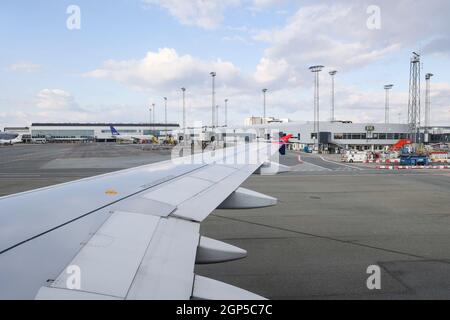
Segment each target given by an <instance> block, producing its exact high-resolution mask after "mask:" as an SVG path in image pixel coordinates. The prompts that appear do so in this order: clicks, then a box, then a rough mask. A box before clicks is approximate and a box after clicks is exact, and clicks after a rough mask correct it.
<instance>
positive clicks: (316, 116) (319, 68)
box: [309, 66, 324, 151]
mask: <svg viewBox="0 0 450 320" xmlns="http://www.w3.org/2000/svg"><path fill="white" fill-rule="evenodd" d="M323 68H324V66H312V67H309V70H310V71H311V72H313V73H314V131H315V133H316V136H315V139H314V144H315V146H316V148H317V149H316V150H317V151H319V147H320V139H319V134H320V128H319V121H320V116H319V72H320V71H322V69H323Z"/></svg>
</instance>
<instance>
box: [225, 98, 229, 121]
mask: <svg viewBox="0 0 450 320" xmlns="http://www.w3.org/2000/svg"><path fill="white" fill-rule="evenodd" d="M225 127H228V99H225Z"/></svg>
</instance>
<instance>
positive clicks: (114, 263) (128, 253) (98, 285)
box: [51, 212, 160, 299]
mask: <svg viewBox="0 0 450 320" xmlns="http://www.w3.org/2000/svg"><path fill="white" fill-rule="evenodd" d="M159 221H160V218H159V217H155V216H149V215H143V214H136V213H129V212H115V213H114V214H113V215H112V216H111V217H110V218H109V219H108V220H107V221H106V222H105V223H104V225H103V226H102V227H101V228H100V229H99V230H98V232H96V233H95V235H94V236H93V237H92V238H91V239H90V240H89V241H88V242H87V244H86V245H85V246H84V247H83V249H81V251H80V252H79V253H78V254H77V256H76V257H75V258H74V259H73V260H72V262H71V263H70V265H69V266H68V267H67V268H66V269H65V270H64V272H62V273H61V274H60V275H59V277H58V278H57V279H56V280H55V281H54V282H53V284H52V285H51V287H52V288H59V289H68V288H69V289H71V288H72V286H73V287H74V288H76V289H74V290H75V291H82V292H87V293H90V294H97V295H102V296H112V297H117V298H121V299H124V298H125V297H126V295H127V293H128V290H129V288H130V285H131V283H132V281H133V278H134V275H135V274H136V272H137V269H138V268H139V265H140V263H141V260H142V257H143V256H144V254H145V252H146V250H147V247H148V245H149V243H150V240H151V238H152V236H153V234H154V232H155V230H156V228H157V226H158V223H159ZM74 267H75V268H77V269H78V270H79V274H78V276H79V281H80V283H73V282H72V281H73V279H74V278H73V275H74V274H73V273H72V271H70V269H73V268H74ZM66 270H67V271H66ZM69 271H70V272H69Z"/></svg>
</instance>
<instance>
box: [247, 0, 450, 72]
mask: <svg viewBox="0 0 450 320" xmlns="http://www.w3.org/2000/svg"><path fill="white" fill-rule="evenodd" d="M370 4H372V3H370V2H369V1H358V2H352V3H349V2H348V1H321V2H318V3H314V4H313V5H304V6H301V7H300V8H299V9H298V11H297V12H296V13H295V14H294V15H293V16H291V17H290V18H288V20H287V21H286V24H285V25H284V26H282V27H275V28H272V29H268V30H262V31H260V32H259V33H257V34H256V35H254V39H255V40H257V41H261V42H265V43H267V44H268V47H267V48H266V50H265V53H264V57H265V58H269V59H273V60H279V59H285V60H286V61H287V62H288V63H289V65H290V66H291V67H292V68H296V69H297V70H305V69H306V67H307V66H309V65H311V64H323V65H325V66H329V67H339V69H340V70H342V71H345V70H349V69H354V68H358V67H361V66H365V65H367V64H370V63H372V62H375V61H379V60H380V59H383V58H384V57H386V56H387V55H388V54H391V53H393V52H396V51H398V50H400V49H403V48H408V49H411V50H418V51H421V48H422V47H423V46H425V51H426V50H427V49H428V51H432V52H438V51H440V50H441V51H442V50H444V51H445V50H447V51H449V49H450V46H449V45H448V41H443V40H444V39H446V40H448V36H447V33H448V30H449V29H450V20H449V19H447V18H446V16H445V15H443V14H442V12H444V11H445V12H448V11H449V10H450V2H448V1H443V0H435V1H428V2H414V1H394V2H393V1H387V0H380V1H377V5H379V6H380V9H381V29H380V30H369V29H368V28H367V26H366V22H367V19H368V17H369V15H368V14H367V12H366V9H367V7H368V6H369V5H370ZM430 20H432V21H433V23H430ZM432 36H434V37H436V36H437V37H438V38H436V39H437V40H435V41H434V42H431V43H430V44H428V43H429V42H430V39H429V38H430V37H432ZM427 44H428V45H427Z"/></svg>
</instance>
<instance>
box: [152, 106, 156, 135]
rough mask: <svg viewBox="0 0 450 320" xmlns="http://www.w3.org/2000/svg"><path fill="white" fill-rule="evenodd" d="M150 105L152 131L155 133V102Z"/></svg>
mask: <svg viewBox="0 0 450 320" xmlns="http://www.w3.org/2000/svg"><path fill="white" fill-rule="evenodd" d="M152 107H153V126H152V127H153V133H155V134H156V130H155V119H156V118H155V109H156V108H155V104H154V103H152Z"/></svg>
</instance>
